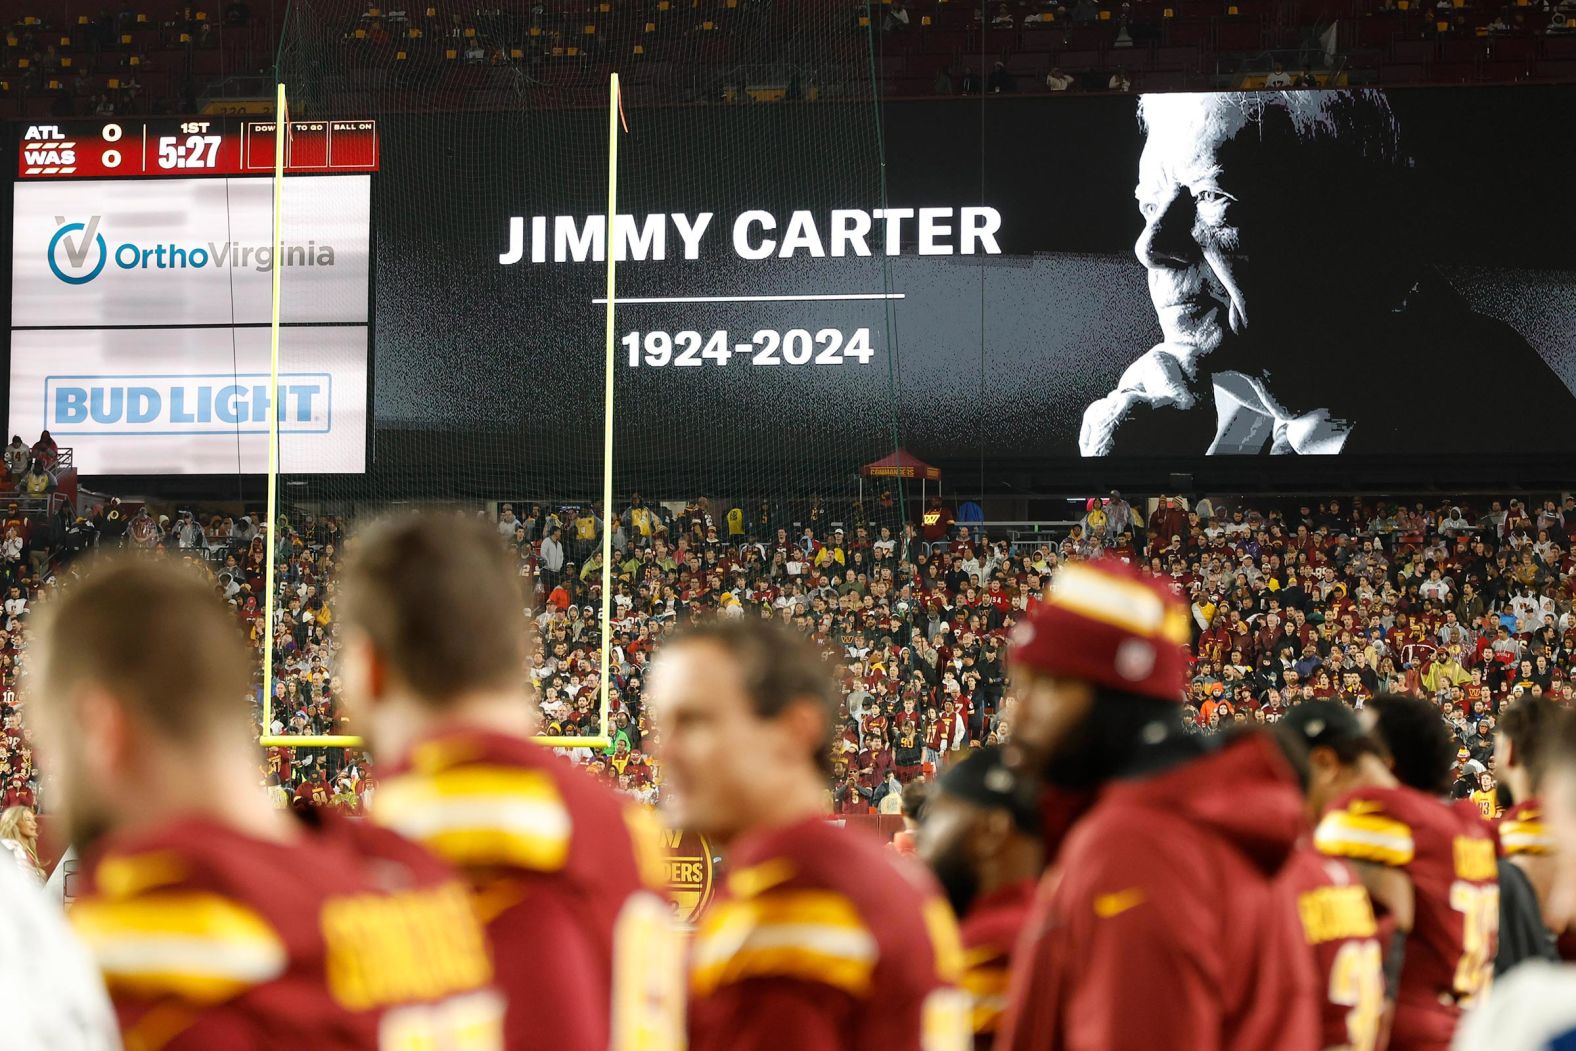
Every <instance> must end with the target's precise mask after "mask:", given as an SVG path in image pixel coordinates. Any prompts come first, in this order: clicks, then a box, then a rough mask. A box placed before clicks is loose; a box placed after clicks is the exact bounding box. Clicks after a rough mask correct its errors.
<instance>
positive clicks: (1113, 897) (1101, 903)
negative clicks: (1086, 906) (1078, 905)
mask: <svg viewBox="0 0 1576 1051" xmlns="http://www.w3.org/2000/svg"><path fill="white" fill-rule="evenodd" d="M1145 900H1146V896H1145V894H1144V891H1143V888H1141V887H1128V888H1127V889H1126V890H1119V891H1117V892H1116V893H1114V894H1102V895H1100V896H1099V897H1098V898H1096V899H1094V914H1095V915H1096V916H1098V917H1100V918H1101V919H1102V920H1108V919H1110V918H1111V917H1113V916H1120V915H1121V914H1122V913H1124V912H1126V911H1128V910H1129V909H1136V908H1137V907H1138V906H1140V905H1142V904H1143V903H1144V901H1145Z"/></svg>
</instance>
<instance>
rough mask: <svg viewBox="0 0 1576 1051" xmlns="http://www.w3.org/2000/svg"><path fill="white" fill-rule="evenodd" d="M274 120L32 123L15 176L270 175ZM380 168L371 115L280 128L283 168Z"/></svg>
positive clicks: (319, 171)
mask: <svg viewBox="0 0 1576 1051" xmlns="http://www.w3.org/2000/svg"><path fill="white" fill-rule="evenodd" d="M277 128H278V125H277V124H276V123H275V122H273V121H256V120H249V121H241V120H235V119H226V118H218V117H214V118H196V119H191V118H188V119H179V118H171V119H167V120H151V121H114V120H110V121H89V120H71V121H64V122H62V123H58V124H30V125H26V126H25V127H24V132H23V135H22V141H21V143H20V147H19V149H18V150H17V178H18V179H105V178H114V177H119V176H136V177H142V176H183V177H190V176H200V175H268V174H270V173H271V172H272V171H273V170H274V136H275V133H276V131H277ZM377 170H378V127H377V122H376V121H373V120H297V121H291V122H289V124H288V125H287V126H286V128H285V171H286V173H287V174H303V175H306V174H311V175H337V174H341V173H343V174H350V173H359V172H375V171H377Z"/></svg>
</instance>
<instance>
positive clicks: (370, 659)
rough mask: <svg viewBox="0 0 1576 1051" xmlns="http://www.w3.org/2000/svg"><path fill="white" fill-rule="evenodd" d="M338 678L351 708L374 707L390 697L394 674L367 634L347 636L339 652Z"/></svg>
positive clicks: (357, 633) (347, 633)
mask: <svg viewBox="0 0 1576 1051" xmlns="http://www.w3.org/2000/svg"><path fill="white" fill-rule="evenodd" d="M338 666H339V675H340V678H341V680H342V681H343V682H344V686H345V696H346V697H347V698H348V699H349V700H350V701H351V702H352V705H356V704H360V705H366V706H371V705H375V704H377V703H378V702H379V701H381V700H383V698H384V697H385V696H387V694H388V691H389V678H390V675H391V670H390V668H389V665H388V660H387V659H386V658H385V657H384V656H383V654H382V653H380V652H378V648H377V647H376V646H374V645H373V644H372V639H371V638H370V637H369V636H367V635H366V633H364V632H360V631H349V632H346V633H345V636H344V638H343V639H342V641H341V643H340V649H339V658H338Z"/></svg>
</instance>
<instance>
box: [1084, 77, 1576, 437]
mask: <svg viewBox="0 0 1576 1051" xmlns="http://www.w3.org/2000/svg"><path fill="white" fill-rule="evenodd" d="M1139 122H1140V125H1141V127H1142V129H1143V131H1144V134H1145V141H1144V147H1143V152H1142V155H1141V157H1140V160H1139V165H1138V181H1137V186H1136V187H1135V196H1136V198H1137V205H1138V208H1139V210H1140V212H1141V213H1142V215H1143V223H1144V226H1143V232H1142V233H1141V234H1140V235H1139V238H1138V242H1137V244H1136V245H1135V252H1136V254H1137V256H1138V261H1139V262H1140V263H1142V264H1143V266H1144V268H1145V270H1146V271H1147V277H1148V285H1149V294H1150V299H1151V300H1152V302H1153V305H1154V309H1155V314H1156V317H1157V320H1158V321H1159V324H1160V330H1161V333H1162V339H1161V342H1160V343H1158V344H1157V345H1156V346H1154V347H1153V348H1151V349H1150V350H1149V351H1148V352H1147V353H1145V354H1143V355H1142V356H1141V357H1139V358H1138V359H1137V360H1136V361H1134V362H1133V363H1132V364H1131V365H1130V366H1128V368H1127V369H1126V371H1125V372H1124V373H1123V375H1122V377H1121V379H1120V381H1119V382H1118V384H1117V388H1116V389H1115V390H1113V391H1112V392H1111V393H1109V394H1107V395H1106V396H1105V397H1103V398H1100V399H1099V400H1098V401H1095V402H1094V403H1093V404H1091V405H1089V406H1088V407H1087V408H1086V409H1085V411H1084V416H1083V421H1082V426H1081V428H1080V433H1079V448H1080V451H1081V452H1082V454H1083V455H1085V456H1107V455H1113V454H1114V455H1138V456H1144V455H1197V454H1201V453H1208V454H1211V455H1223V454H1233V453H1235V454H1258V453H1300V454H1336V453H1341V454H1354V453H1355V454H1362V453H1371V454H1381V453H1422V454H1427V453H1454V452H1493V451H1494V450H1495V446H1496V435H1498V436H1501V437H1504V436H1511V435H1513V436H1514V439H1515V441H1514V444H1515V446H1516V447H1518V448H1522V449H1549V450H1557V449H1560V448H1564V447H1566V446H1568V445H1569V444H1570V438H1569V435H1570V434H1571V433H1572V431H1573V428H1572V420H1573V417H1572V415H1571V412H1572V409H1573V408H1576V398H1573V397H1572V395H1571V392H1570V391H1569V389H1568V388H1567V387H1566V386H1565V384H1564V383H1563V382H1562V381H1561V380H1560V379H1559V377H1558V376H1556V375H1555V373H1554V372H1553V371H1552V370H1551V369H1550V368H1549V367H1548V365H1547V364H1545V363H1544V361H1543V359H1542V358H1541V357H1540V356H1539V354H1538V353H1537V351H1536V350H1534V349H1533V348H1532V347H1531V346H1529V345H1528V343H1527V342H1526V340H1525V339H1523V338H1522V337H1521V335H1520V334H1518V333H1517V332H1516V331H1515V330H1514V329H1513V328H1512V327H1511V326H1510V325H1507V324H1505V323H1504V322H1502V321H1499V320H1496V319H1494V318H1489V317H1486V316H1484V315H1481V314H1478V313H1475V312H1473V311H1472V310H1471V309H1470V308H1469V307H1468V306H1467V304H1466V303H1465V301H1464V300H1463V299H1462V298H1461V296H1460V295H1459V294H1458V293H1457V292H1456V291H1455V290H1454V289H1453V288H1452V287H1451V286H1450V285H1449V284H1447V283H1446V282H1445V281H1444V280H1443V279H1441V278H1440V277H1439V276H1438V275H1437V274H1436V273H1434V272H1433V270H1432V268H1431V267H1429V266H1428V265H1427V264H1426V262H1424V261H1423V260H1421V259H1420V252H1419V250H1418V248H1417V247H1416V246H1417V244H1418V237H1417V236H1415V235H1416V234H1418V233H1420V232H1421V226H1420V224H1421V223H1424V222H1448V207H1447V206H1444V205H1442V204H1441V203H1440V202H1432V201H1428V200H1423V199H1418V197H1417V195H1416V193H1415V191H1413V190H1412V189H1411V187H1410V180H1409V175H1410V172H1411V162H1410V160H1409V158H1408V157H1407V155H1406V153H1405V151H1404V149H1403V145H1402V137H1401V129H1400V128H1399V127H1398V126H1397V123H1396V120H1395V117H1394V115H1393V113H1392V112H1391V109H1390V105H1389V103H1388V102H1387V101H1386V99H1385V96H1384V94H1383V93H1382V92H1379V91H1300V92H1255V93H1232V94H1227V93H1205V94H1172V95H1145V96H1144V97H1143V98H1142V99H1141V100H1140V103H1139Z"/></svg>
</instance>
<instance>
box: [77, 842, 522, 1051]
mask: <svg viewBox="0 0 1576 1051" xmlns="http://www.w3.org/2000/svg"><path fill="white" fill-rule="evenodd" d="M292 820H293V819H292ZM82 871H83V879H82V883H81V886H80V887H79V893H78V897H77V900H76V903H75V904H74V905H73V906H72V908H71V911H70V919H71V922H72V926H73V927H74V928H75V929H76V931H77V933H78V934H79V935H80V936H81V938H82V940H83V941H84V942H85V943H86V945H87V946H88V948H89V949H90V950H91V952H92V954H93V956H94V957H95V959H96V960H97V961H98V965H99V967H100V968H101V969H102V971H103V973H104V977H105V980H106V983H107V985H108V987H109V990H110V995H111V998H112V999H113V1001H114V1004H115V1010H116V1013H117V1015H118V1017H119V1021H120V1025H121V1030H122V1034H123V1039H124V1043H125V1046H126V1048H127V1049H128V1051H156V1049H164V1048H168V1049H191V1051H209V1049H213V1048H223V1049H225V1051H236V1049H239V1051H252V1049H258V1051H261V1049H264V1048H303V1049H304V1048H312V1049H314V1051H351V1049H368V1051H371V1049H388V1048H456V1049H464V1051H491V1049H494V1048H497V1047H499V1046H500V1041H501V1032H502V1017H503V1001H502V999H501V997H500V996H499V995H498V994H497V992H495V991H494V989H493V986H492V977H493V974H492V964H491V961H490V959H489V956H488V951H487V946H486V942H485V938H484V936H483V934H482V930H481V926H480V925H479V924H478V923H477V922H476V919H475V917H474V915H473V914H472V911H471V907H470V900H469V895H468V892H467V890H466V888H465V886H464V884H463V883H462V882H460V881H459V880H457V879H456V878H455V877H454V875H453V874H452V871H451V870H450V869H449V868H448V867H447V866H446V865H444V864H443V863H442V862H440V861H439V860H438V859H436V858H434V857H432V856H431V855H430V854H429V853H428V852H427V851H426V850H424V849H422V848H421V847H420V846H417V845H416V844H413V843H410V842H408V841H406V840H404V839H402V838H400V837H399V836H396V835H394V834H393V833H391V832H388V831H385V830H383V829H379V828H374V827H371V826H368V825H364V824H357V823H354V822H351V821H348V820H343V819H334V818H320V819H318V820H316V821H314V822H313V823H311V824H308V823H305V822H303V823H302V824H301V826H300V827H299V829H297V831H296V835H295V836H294V837H293V839H292V840H291V841H289V842H274V841H268V840H260V839H255V838H252V837H250V836H246V835H243V834H241V833H239V832H237V831H235V830H233V829H230V828H227V827H224V826H221V825H217V824H213V823H210V822H207V821H203V820H195V819H194V820H187V821H179V822H173V823H170V824H167V825H164V826H163V827H161V828H159V829H157V830H153V831H146V832H137V833H134V834H125V835H117V836H112V837H110V838H109V839H107V840H106V841H105V842H104V843H103V844H102V845H100V846H99V847H97V848H95V849H93V850H92V851H90V852H89V855H88V856H87V857H86V858H85V859H84V866H83V870H82Z"/></svg>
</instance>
